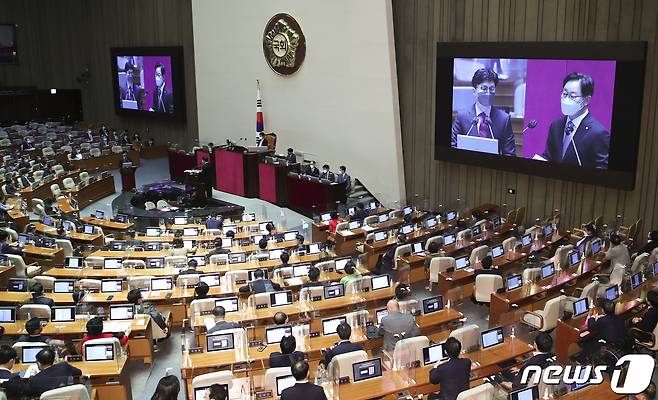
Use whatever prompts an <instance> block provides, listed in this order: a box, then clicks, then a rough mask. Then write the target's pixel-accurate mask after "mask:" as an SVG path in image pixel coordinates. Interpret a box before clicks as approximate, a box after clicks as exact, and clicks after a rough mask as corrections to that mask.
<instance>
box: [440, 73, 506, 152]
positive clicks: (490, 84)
mask: <svg viewBox="0 0 658 400" xmlns="http://www.w3.org/2000/svg"><path fill="white" fill-rule="evenodd" d="M471 85H472V86H473V96H474V97H475V104H474V105H473V106H471V107H470V108H467V109H464V110H459V111H457V115H456V116H455V120H454V121H453V122H452V140H451V147H453V148H457V135H467V136H475V137H482V138H487V139H497V140H498V153H499V154H502V155H504V156H516V148H515V145H514V133H513V132H512V119H511V117H510V115H509V114H508V113H507V112H505V111H503V110H501V109H500V108H496V107H493V103H494V100H495V98H496V86H497V85H498V75H497V74H496V73H495V72H493V71H492V70H490V69H487V68H480V69H478V70H477V71H475V74H473V79H471Z"/></svg>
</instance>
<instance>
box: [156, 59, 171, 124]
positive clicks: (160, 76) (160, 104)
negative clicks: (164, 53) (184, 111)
mask: <svg viewBox="0 0 658 400" xmlns="http://www.w3.org/2000/svg"><path fill="white" fill-rule="evenodd" d="M166 74H167V70H166V69H165V66H164V65H162V64H160V63H158V64H156V65H155V86H156V90H155V93H153V106H152V107H151V111H155V112H162V113H173V112H174V95H173V94H172V92H171V91H170V90H168V89H167V88H166V87H165V86H166V84H165V76H166Z"/></svg>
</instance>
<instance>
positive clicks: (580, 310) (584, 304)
mask: <svg viewBox="0 0 658 400" xmlns="http://www.w3.org/2000/svg"><path fill="white" fill-rule="evenodd" d="M588 311H589V299H588V298H587V297H585V298H584V299H580V300H577V301H575V302H574V303H573V316H574V318H575V317H580V316H581V315H583V314H586V313H587V312H588Z"/></svg>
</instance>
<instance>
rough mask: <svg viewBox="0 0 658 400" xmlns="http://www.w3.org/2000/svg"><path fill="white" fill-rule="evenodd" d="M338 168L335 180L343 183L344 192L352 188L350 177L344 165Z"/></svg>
mask: <svg viewBox="0 0 658 400" xmlns="http://www.w3.org/2000/svg"><path fill="white" fill-rule="evenodd" d="M338 170H339V171H340V172H338V175H336V182H338V183H343V182H344V183H345V193H349V192H350V191H351V190H352V178H350V176H349V175H348V174H347V168H345V166H344V165H341V166H340V167H339V168H338Z"/></svg>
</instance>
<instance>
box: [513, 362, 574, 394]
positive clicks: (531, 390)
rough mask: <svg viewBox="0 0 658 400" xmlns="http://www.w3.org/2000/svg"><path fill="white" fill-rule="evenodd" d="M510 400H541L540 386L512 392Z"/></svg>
mask: <svg viewBox="0 0 658 400" xmlns="http://www.w3.org/2000/svg"><path fill="white" fill-rule="evenodd" d="M583 370H584V369H583ZM509 400H539V386H531V387H528V388H525V389H520V390H516V391H513V392H510V394H509Z"/></svg>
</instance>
